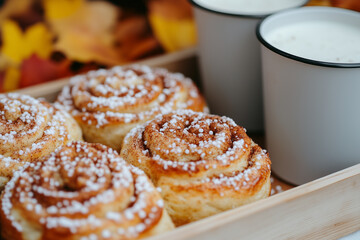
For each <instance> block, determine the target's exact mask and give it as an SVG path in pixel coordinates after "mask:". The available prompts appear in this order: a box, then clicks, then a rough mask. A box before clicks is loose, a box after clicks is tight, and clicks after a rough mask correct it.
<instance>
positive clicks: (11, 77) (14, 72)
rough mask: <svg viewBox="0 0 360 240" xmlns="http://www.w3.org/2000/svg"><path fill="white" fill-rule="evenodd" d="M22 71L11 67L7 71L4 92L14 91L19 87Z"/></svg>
mask: <svg viewBox="0 0 360 240" xmlns="http://www.w3.org/2000/svg"><path fill="white" fill-rule="evenodd" d="M19 79H20V71H19V69H18V68H16V67H9V68H7V69H6V71H5V75H4V83H3V90H4V91H6V92H7V91H12V90H15V89H17V88H18V87H19Z"/></svg>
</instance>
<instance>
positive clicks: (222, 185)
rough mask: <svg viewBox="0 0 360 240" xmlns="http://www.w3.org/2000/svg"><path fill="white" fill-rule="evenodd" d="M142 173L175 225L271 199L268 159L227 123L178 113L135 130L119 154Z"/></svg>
mask: <svg viewBox="0 0 360 240" xmlns="http://www.w3.org/2000/svg"><path fill="white" fill-rule="evenodd" d="M120 155H121V156H122V157H123V158H124V159H125V160H127V161H128V162H129V163H131V164H133V165H135V166H137V167H139V168H141V169H143V170H144V171H145V173H146V174H147V175H148V176H149V177H150V178H151V179H152V181H153V182H154V184H155V186H157V187H160V188H161V194H162V197H163V199H164V200H165V204H166V207H167V210H168V213H169V215H170V217H172V219H173V221H174V223H175V225H183V224H186V223H189V222H192V221H196V220H199V219H202V218H205V217H208V216H211V215H214V214H217V213H220V212H222V211H225V210H228V209H232V208H235V207H238V206H241V205H244V204H247V203H250V202H253V201H256V200H258V199H262V198H265V197H267V196H269V194H270V164H271V162H270V159H269V157H268V155H267V153H266V152H265V150H262V149H261V148H260V147H259V146H258V145H257V144H255V143H254V142H253V141H252V140H251V139H250V138H249V137H248V136H247V135H246V132H245V129H244V128H242V127H240V126H238V125H236V124H235V123H234V121H233V120H231V119H229V118H227V117H219V116H215V115H210V114H205V113H196V112H193V111H190V110H178V111H175V112H173V113H169V114H166V115H163V116H158V117H156V118H155V119H154V120H152V121H149V122H148V123H146V124H145V125H142V126H138V127H137V128H134V129H133V130H132V131H131V132H130V133H129V134H128V135H127V136H126V138H125V140H124V144H123V148H122V150H121V154H120Z"/></svg>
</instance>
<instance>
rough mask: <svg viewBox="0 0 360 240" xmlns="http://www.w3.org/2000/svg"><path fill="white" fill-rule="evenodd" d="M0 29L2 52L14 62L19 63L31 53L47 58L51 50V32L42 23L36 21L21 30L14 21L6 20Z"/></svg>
mask: <svg viewBox="0 0 360 240" xmlns="http://www.w3.org/2000/svg"><path fill="white" fill-rule="evenodd" d="M2 30H3V46H2V53H3V54H4V55H5V56H6V57H8V58H9V59H10V60H11V61H13V62H14V63H17V64H19V63H20V62H21V61H22V60H23V59H25V58H28V57H29V56H30V55H32V54H37V55H38V56H40V57H42V58H48V57H49V55H50V53H51V51H52V34H51V33H50V32H49V31H48V29H47V28H46V26H45V25H44V24H43V23H37V24H35V25H33V26H31V27H29V28H28V29H27V30H26V31H25V32H23V31H22V30H21V29H20V27H19V25H18V24H17V23H16V22H14V21H11V20H6V21H4V22H3V24H2Z"/></svg>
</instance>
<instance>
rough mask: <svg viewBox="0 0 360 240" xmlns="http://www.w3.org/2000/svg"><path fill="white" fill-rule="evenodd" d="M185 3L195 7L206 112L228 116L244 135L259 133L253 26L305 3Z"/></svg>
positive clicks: (260, 109)
mask: <svg viewBox="0 0 360 240" xmlns="http://www.w3.org/2000/svg"><path fill="white" fill-rule="evenodd" d="M190 2H191V3H192V5H193V6H194V13H195V19H196V24H197V31H198V54H199V66H200V73H201V77H202V85H203V87H204V92H205V97H206V99H207V101H208V104H209V106H210V111H211V112H212V113H215V114H219V115H226V116H229V117H231V118H232V119H234V120H235V122H236V123H237V124H239V125H241V126H244V127H245V128H246V129H247V130H248V131H251V132H257V131H263V130H264V128H263V101H262V87H261V67H260V48H259V43H258V41H257V40H256V35H255V28H256V25H257V24H258V22H259V21H260V20H261V19H262V18H264V17H265V16H267V15H269V14H271V13H273V12H276V11H279V10H281V9H284V8H290V7H300V6H302V5H304V4H305V3H306V2H307V0H246V1H245V0H190ZM255 3H257V4H258V5H259V6H256V4H255ZM238 5H240V6H238ZM241 5H243V6H241ZM245 7H246V8H245Z"/></svg>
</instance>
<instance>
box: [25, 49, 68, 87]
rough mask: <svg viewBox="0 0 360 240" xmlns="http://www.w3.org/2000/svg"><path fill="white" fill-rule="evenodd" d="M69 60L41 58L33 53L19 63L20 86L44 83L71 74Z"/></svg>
mask: <svg viewBox="0 0 360 240" xmlns="http://www.w3.org/2000/svg"><path fill="white" fill-rule="evenodd" d="M70 63H71V62H70V61H69V60H66V59H65V60H63V61H61V62H54V61H51V60H48V59H41V58H39V57H38V56H36V55H35V54H34V55H32V56H31V57H30V58H28V59H25V60H24V61H23V62H22V64H21V69H20V71H21V75H20V87H28V86H31V85H35V84H39V83H44V82H47V81H51V80H55V79H58V78H63V77H67V76H70V75H71V71H70V70H69V69H70Z"/></svg>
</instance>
